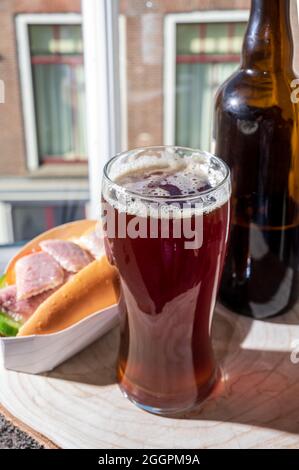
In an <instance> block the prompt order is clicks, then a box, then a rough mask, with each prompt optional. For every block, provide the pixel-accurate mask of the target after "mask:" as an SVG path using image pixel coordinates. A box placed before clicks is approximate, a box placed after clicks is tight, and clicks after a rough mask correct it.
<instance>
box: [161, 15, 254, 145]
mask: <svg viewBox="0 0 299 470" xmlns="http://www.w3.org/2000/svg"><path fill="white" fill-rule="evenodd" d="M248 18H249V10H214V11H200V12H199V11H198V12H191V13H175V14H169V15H167V16H166V17H165V22H164V84H163V88H164V125H163V128H164V130H163V134H164V135H163V137H164V144H165V145H174V144H175V111H176V27H177V25H178V24H180V23H227V22H229V23H233V22H235V23H239V22H245V21H248Z"/></svg>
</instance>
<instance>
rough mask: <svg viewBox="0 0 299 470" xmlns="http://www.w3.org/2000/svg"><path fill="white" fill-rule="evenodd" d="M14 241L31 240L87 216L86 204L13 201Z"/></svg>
mask: <svg viewBox="0 0 299 470" xmlns="http://www.w3.org/2000/svg"><path fill="white" fill-rule="evenodd" d="M11 215H12V223H13V239H14V242H25V241H29V240H31V239H32V238H33V237H35V236H36V235H37V234H39V233H42V232H44V231H45V230H49V229H50V228H52V227H55V226H56V225H61V224H64V223H67V222H73V221H74V220H80V219H84V218H85V217H86V213H85V206H84V204H83V203H82V202H81V203H80V202H74V203H70V202H68V203H64V202H57V201H56V202H50V203H47V204H45V203H42V202H38V203H37V202H30V203H21V202H18V203H13V204H12V206H11Z"/></svg>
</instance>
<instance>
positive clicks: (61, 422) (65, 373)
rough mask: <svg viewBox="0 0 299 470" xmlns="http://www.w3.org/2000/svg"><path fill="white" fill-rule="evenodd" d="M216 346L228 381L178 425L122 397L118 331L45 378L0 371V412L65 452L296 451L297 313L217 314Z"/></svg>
mask: <svg viewBox="0 0 299 470" xmlns="http://www.w3.org/2000/svg"><path fill="white" fill-rule="evenodd" d="M213 337H214V346H215V350H216V354H217V357H218V360H219V362H220V364H221V367H222V369H223V371H224V380H223V381H222V383H221V384H220V385H219V386H218V388H217V389H216V390H215V392H214V393H213V395H212V396H211V397H210V398H209V399H208V400H207V401H206V402H205V403H204V405H203V406H202V407H201V409H199V410H197V411H193V412H192V413H189V414H186V415H184V416H182V417H180V418H166V417H157V416H154V415H151V414H149V413H146V412H143V411H141V410H139V409H138V408H136V407H135V406H134V405H133V404H131V403H130V402H129V401H128V400H127V399H126V398H124V397H123V396H122V395H121V393H120V391H119V389H118V386H117V384H116V383H115V362H116V354H117V347H118V329H117V328H115V329H114V330H112V331H110V332H109V333H108V334H107V335H106V336H105V337H103V338H101V339H100V340H99V341H97V342H96V343H94V344H92V345H91V346H90V347H89V348H87V349H85V350H84V351H82V352H81V353H80V354H78V355H77V356H75V357H73V358H72V359H70V360H68V361H67V362H65V363H64V364H62V365H61V366H59V367H58V368H57V369H55V370H54V371H53V372H51V373H48V374H47V375H40V376H34V375H26V374H21V373H17V372H12V371H6V370H4V369H3V368H2V369H0V402H1V403H2V405H3V406H4V407H5V408H6V409H8V410H9V412H10V413H12V415H14V416H16V417H17V418H18V419H19V420H21V421H22V422H24V423H25V424H26V425H27V426H30V427H31V428H33V429H34V430H35V431H36V432H38V433H41V434H42V435H43V436H45V437H46V438H47V439H49V440H50V441H53V442H54V443H55V444H56V445H58V446H60V447H63V448H99V449H101V448H106V449H110V448H172V449H175V448H299V364H297V365H296V364H294V363H293V362H292V361H291V351H292V343H293V342H294V341H296V340H298V343H299V306H296V308H294V309H293V310H292V311H291V312H289V313H288V314H286V315H284V316H282V317H277V318H275V319H273V320H270V321H269V320H268V321H265V322H258V321H255V320H251V319H249V318H245V317H241V316H237V315H234V314H232V313H230V312H228V311H225V310H224V309H223V308H222V307H221V308H220V307H217V310H216V313H215V317H214V325H213Z"/></svg>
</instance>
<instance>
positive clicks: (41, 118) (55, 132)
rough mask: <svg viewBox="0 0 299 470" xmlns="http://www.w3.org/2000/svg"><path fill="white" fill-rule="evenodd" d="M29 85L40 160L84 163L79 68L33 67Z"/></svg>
mask: <svg viewBox="0 0 299 470" xmlns="http://www.w3.org/2000/svg"><path fill="white" fill-rule="evenodd" d="M33 83H34V94H35V109H36V123H37V131H38V143H39V154H40V156H41V159H43V160H44V161H49V160H51V158H53V159H58V160H59V159H65V160H82V159H86V150H85V135H84V122H85V103H84V98H85V96H84V73H83V67H82V65H76V66H73V67H70V66H69V65H68V64H35V65H33Z"/></svg>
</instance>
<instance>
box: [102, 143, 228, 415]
mask: <svg viewBox="0 0 299 470" xmlns="http://www.w3.org/2000/svg"><path fill="white" fill-rule="evenodd" d="M230 193H231V185H230V174H229V170H228V167H227V166H226V165H225V163H223V162H222V161H221V160H220V159H218V158H216V157H214V156H212V155H210V154H207V153H205V152H200V151H197V150H192V149H187V148H179V147H153V148H143V149H137V150H132V151H129V152H126V153H123V154H120V155H117V156H116V157H114V158H112V159H111V160H110V161H109V162H108V163H107V165H106V167H105V169H104V178H103V193H102V217H103V223H104V231H105V242H106V252H107V256H108V258H109V260H110V262H111V263H114V264H115V265H116V266H117V268H118V270H119V274H120V280H121V287H122V299H121V341H120V349H119V359H118V380H119V384H120V387H121V389H122V391H123V392H124V393H125V395H126V396H127V397H128V398H129V399H130V400H131V401H133V402H134V403H135V404H137V405H139V406H140V407H142V408H144V409H146V410H149V411H151V412H154V413H160V414H169V413H177V412H179V411H183V410H187V409H190V408H192V407H193V406H195V405H196V404H198V403H199V402H201V401H202V400H203V399H204V398H206V397H207V395H208V394H209V393H210V391H211V390H212V388H213V386H214V385H215V383H216V381H217V379H218V378H219V372H218V368H217V365H216V362H215V358H214V354H213V348H212V344H211V322H212V315H213V310H214V307H215V301H216V295H217V290H218V286H219V280H220V276H221V272H222V267H223V261H224V257H225V250H226V244H227V238H228V230H229V218H230V216H229V213H230V203H229V200H230Z"/></svg>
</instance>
